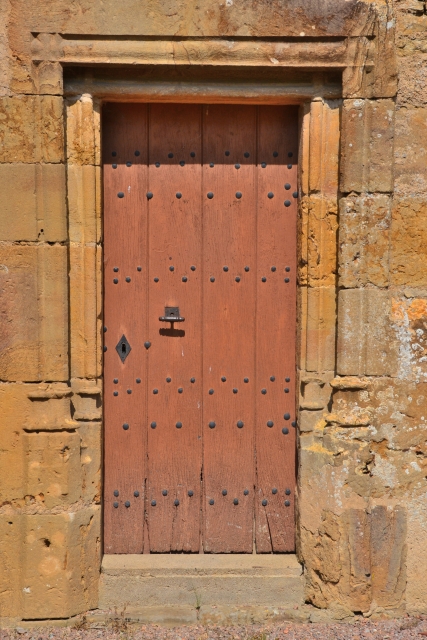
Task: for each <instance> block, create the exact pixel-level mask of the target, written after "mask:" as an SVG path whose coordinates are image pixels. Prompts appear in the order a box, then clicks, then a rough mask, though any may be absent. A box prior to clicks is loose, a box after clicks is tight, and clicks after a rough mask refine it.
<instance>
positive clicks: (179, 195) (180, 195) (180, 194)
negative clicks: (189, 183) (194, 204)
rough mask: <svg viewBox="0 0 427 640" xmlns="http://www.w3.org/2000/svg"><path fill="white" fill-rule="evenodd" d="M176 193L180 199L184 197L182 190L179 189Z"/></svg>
mask: <svg viewBox="0 0 427 640" xmlns="http://www.w3.org/2000/svg"><path fill="white" fill-rule="evenodd" d="M175 195H176V197H177V198H178V200H179V199H180V198H182V193H181V192H180V191H177V192H176V194H175Z"/></svg>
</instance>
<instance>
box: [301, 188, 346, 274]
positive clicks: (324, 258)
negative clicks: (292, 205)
mask: <svg viewBox="0 0 427 640" xmlns="http://www.w3.org/2000/svg"><path fill="white" fill-rule="evenodd" d="M300 214H301V234H300V242H301V247H300V255H301V262H300V268H299V274H298V276H299V282H300V284H302V285H309V286H311V287H316V286H334V285H335V280H336V270H337V251H336V247H337V230H338V219H337V203H336V200H332V199H329V200H327V199H326V198H323V197H322V196H320V195H311V196H309V197H307V196H306V197H304V198H303V199H302V202H301V207H300Z"/></svg>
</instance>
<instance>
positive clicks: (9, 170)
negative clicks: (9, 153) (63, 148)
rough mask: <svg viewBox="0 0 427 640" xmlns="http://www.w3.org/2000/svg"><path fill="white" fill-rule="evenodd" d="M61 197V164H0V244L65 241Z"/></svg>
mask: <svg viewBox="0 0 427 640" xmlns="http://www.w3.org/2000/svg"><path fill="white" fill-rule="evenodd" d="M17 185H19V188H17ZM65 194H66V183H65V167H64V165H62V164H0V201H1V203H2V204H1V216H0V241H22V240H29V241H37V240H38V241H43V240H44V241H47V242H63V241H65V240H66V239H67V213H66V208H65Z"/></svg>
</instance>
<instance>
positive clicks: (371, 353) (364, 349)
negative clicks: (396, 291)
mask: <svg viewBox="0 0 427 640" xmlns="http://www.w3.org/2000/svg"><path fill="white" fill-rule="evenodd" d="M390 314H391V300H390V295H389V293H388V292H387V291H384V290H382V289H342V290H341V291H340V292H339V297H338V339H337V372H338V373H339V374H340V375H374V376H378V375H391V374H393V373H394V372H395V370H396V362H395V356H396V351H395V349H396V344H395V342H394V340H393V338H394V336H393V335H392V332H391V329H390Z"/></svg>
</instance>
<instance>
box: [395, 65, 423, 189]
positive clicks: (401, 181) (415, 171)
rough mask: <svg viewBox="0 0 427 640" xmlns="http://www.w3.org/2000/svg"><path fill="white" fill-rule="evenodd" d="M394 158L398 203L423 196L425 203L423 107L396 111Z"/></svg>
mask: <svg viewBox="0 0 427 640" xmlns="http://www.w3.org/2000/svg"><path fill="white" fill-rule="evenodd" d="M426 64H427V57H426ZM426 91H427V87H426ZM394 156H395V169H394V172H395V181H394V189H395V194H396V196H397V197H398V198H400V199H402V200H405V199H409V198H414V197H415V198H417V197H419V196H423V199H424V201H425V196H426V195H427V172H426V165H427V107H423V108H421V107H419V108H411V107H406V108H403V107H402V108H400V109H397V111H396V132H395V147H394Z"/></svg>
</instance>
